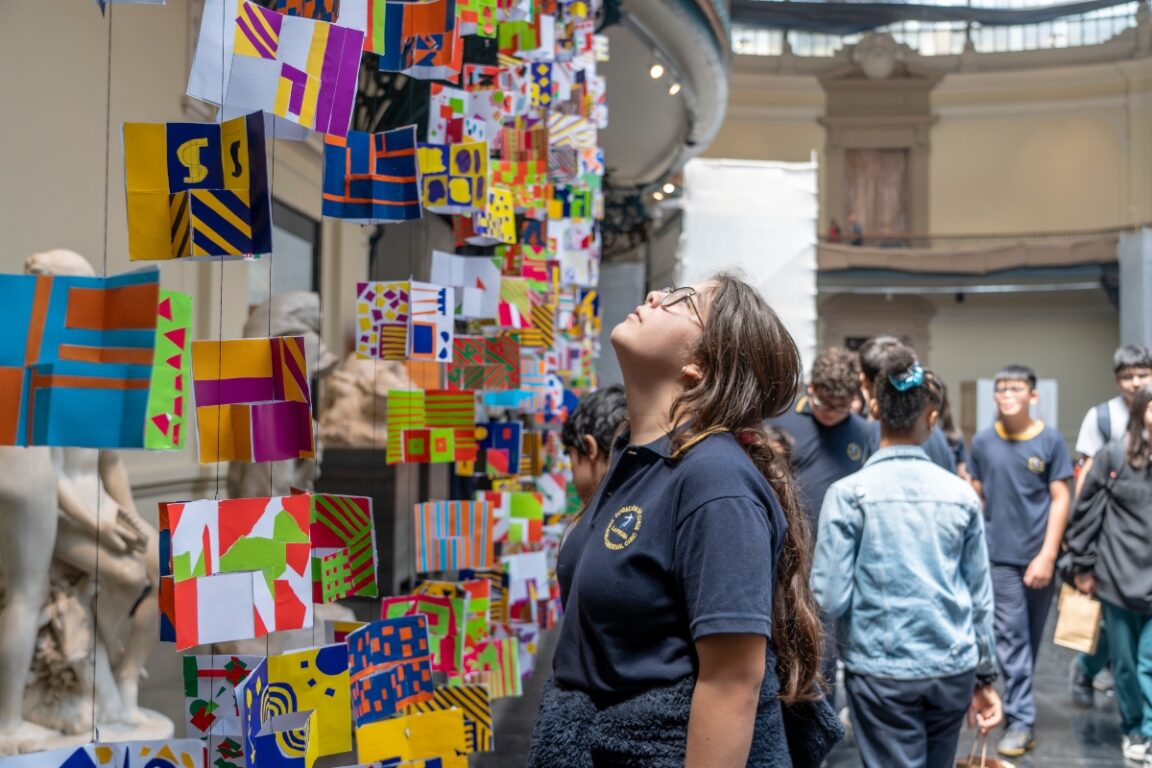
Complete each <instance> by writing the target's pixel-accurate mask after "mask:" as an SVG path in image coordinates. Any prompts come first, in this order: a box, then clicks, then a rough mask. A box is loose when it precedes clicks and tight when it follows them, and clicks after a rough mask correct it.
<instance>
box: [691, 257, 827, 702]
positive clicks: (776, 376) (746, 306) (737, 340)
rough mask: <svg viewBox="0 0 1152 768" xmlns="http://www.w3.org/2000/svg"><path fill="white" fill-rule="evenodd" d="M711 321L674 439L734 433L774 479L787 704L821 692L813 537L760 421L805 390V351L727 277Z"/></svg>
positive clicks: (748, 291) (711, 295) (711, 302)
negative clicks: (780, 534) (781, 528)
mask: <svg viewBox="0 0 1152 768" xmlns="http://www.w3.org/2000/svg"><path fill="white" fill-rule="evenodd" d="M705 301H706V306H707V307H708V313H707V319H708V320H707V322H706V323H705V325H704V330H703V332H702V333H701V334H700V340H699V341H698V342H697V344H696V348H695V350H693V353H692V356H693V360H694V362H695V363H696V364H697V365H698V366H699V367H700V370H701V372H702V373H703V377H702V378H701V380H700V382H699V383H698V384H696V385H694V386H692V387H691V388H689V389H688V390H687V391H686V392H684V394H682V395H681V396H680V397H679V398H678V399H677V400H676V402H675V403H673V405H672V413H671V422H672V423H673V424H675V423H677V422H678V418H677V416H678V415H683V416H686V417H689V421H688V424H687V426H686V427H685V428H684V429H681V430H679V431H677V432H675V433H674V434H673V435H672V438H671V439H672V445H671V448H672V450H673V452H674V455H675V454H678V453H681V452H683V451H684V450H686V449H688V448H690V446H691V445H692V444H694V443H695V442H698V441H699V440H700V439H701V437H702V436H704V435H706V434H712V433H715V432H720V431H729V432H733V433H734V434H736V436H737V438H738V439H739V440H740V444H741V445H742V446H743V447H744V449H745V450H746V451H747V452H748V456H749V457H750V458H751V459H752V463H753V464H755V465H756V468H757V469H758V470H760V472H761V473H762V474H763V475H764V477H765V478H766V479H767V480H768V483H769V484H770V485H771V486H772V490H773V491H775V492H776V496H777V498H778V499H779V500H780V506H781V507H783V509H784V516H785V518H786V519H787V521H788V533H787V536H786V538H785V540H784V544H783V547H782V549H781V552H780V559H779V562H778V563H777V564H776V588H775V593H774V595H773V598H772V644H773V646H774V648H775V651H776V674H777V677H778V678H779V680H780V698H781V699H783V700H784V702H786V703H793V702H799V701H810V700H812V699H816V698H819V697H820V695H822V686H821V684H820V674H819V672H820V652H821V649H822V645H823V642H822V640H821V632H822V628H821V623H820V617H819V614H818V613H817V610H816V603H815V601H814V600H813V598H812V592H811V591H810V590H809V587H808V576H809V572H810V570H811V535H812V534H811V531H810V529H809V526H808V518H807V516H806V515H805V514H804V513H803V512H802V511H801V508H800V503H799V496H798V494H797V490H796V484H795V481H794V480H793V479H792V471H791V469H790V467H789V466H788V463H787V462H786V461H783V460H779V459H778V458H777V457H776V456H775V455H774V453H773V451H772V447H771V445H770V442H769V440H768V436H767V434H766V433H765V432H764V426H763V424H764V420H765V419H767V418H770V417H772V416H777V415H779V414H781V413H783V412H784V410H785V409H786V408H788V407H789V406H790V405H791V403H792V401H793V399H795V397H796V392H797V390H798V388H799V386H800V374H801V368H800V353H799V352H798V351H797V349H796V343H795V342H794V341H793V340H792V336H791V335H790V334H789V333H788V331H787V330H786V329H785V328H784V324H783V323H782V322H781V321H780V318H779V317H777V315H776V313H775V312H773V311H772V308H771V307H769V306H768V303H767V302H765V301H764V299H763V297H761V296H760V294H759V293H757V292H756V290H755V289H754V288H752V287H751V286H750V285H748V284H747V283H745V282H744V281H743V280H741V279H739V278H738V277H736V276H734V275H731V274H727V273H725V274H721V275H718V276H717V277H716V278H714V286H713V288H712V290H711V291H709V292H708V294H707V295H706V297H705Z"/></svg>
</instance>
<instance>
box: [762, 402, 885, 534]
mask: <svg viewBox="0 0 1152 768" xmlns="http://www.w3.org/2000/svg"><path fill="white" fill-rule="evenodd" d="M768 423H769V424H774V425H776V426H778V427H780V428H782V429H783V430H784V431H785V432H787V433H788V434H789V435H791V436H792V439H793V440H794V441H795V445H794V446H793V447H792V468H793V470H794V471H795V473H796V482H797V483H798V484H799V485H800V490H801V492H802V493H803V496H804V511H805V512H807V513H808V519H809V520H811V521H812V530H813V531H815V530H816V521H817V519H818V518H819V517H820V507H821V506H823V504H824V494H825V492H827V490H828V486H830V485H832V483H834V482H836V481H837V480H840V479H841V478H845V477H848V475H850V474H852V473H853V472H856V471H858V470H859V469H860V468H861V467H863V466H864V461H865V460H866V459H867V458H868V454H869V451H868V422H866V421H865V420H864V419H863V418H861V417H860V416H858V415H856V414H855V413H849V414H848V418H846V419H844V420H843V421H841V422H840V423H839V424H835V425H833V426H831V427H826V426H824V425H823V424H821V423H820V422H818V421H817V420H816V419H815V418H814V417H813V416H812V406H811V405H810V404H809V402H808V398H807V397H801V398H800V399H799V400H797V401H796V403H795V404H794V405H793V406H792V407H791V408H789V409H788V411H787V412H786V413H784V414H783V415H781V416H778V417H776V418H774V419H769V421H768Z"/></svg>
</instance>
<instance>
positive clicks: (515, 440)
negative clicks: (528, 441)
mask: <svg viewBox="0 0 1152 768" xmlns="http://www.w3.org/2000/svg"><path fill="white" fill-rule="evenodd" d="M522 431H523V425H522V424H521V423H520V422H518V421H503V422H497V421H491V422H488V423H487V424H479V425H477V428H476V438H477V440H478V441H479V443H480V449H481V450H482V451H483V452H484V461H485V464H486V466H487V469H488V474H489V475H511V474H516V473H517V471H518V470H519V469H520V441H521V433H522Z"/></svg>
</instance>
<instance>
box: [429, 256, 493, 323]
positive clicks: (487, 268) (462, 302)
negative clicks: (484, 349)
mask: <svg viewBox="0 0 1152 768" xmlns="http://www.w3.org/2000/svg"><path fill="white" fill-rule="evenodd" d="M432 282H433V283H438V284H440V285H450V286H453V287H455V288H456V289H457V290H456V315H457V316H459V317H464V318H492V317H496V313H497V311H498V308H499V304H500V268H499V267H498V266H497V265H496V263H495V262H494V261H493V260H492V257H490V256H459V255H456V254H454V253H446V252H444V251H432Z"/></svg>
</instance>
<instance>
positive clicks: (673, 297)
mask: <svg viewBox="0 0 1152 768" xmlns="http://www.w3.org/2000/svg"><path fill="white" fill-rule="evenodd" d="M660 293H662V294H664V297H663V298H662V299H660V306H661V307H663V308H664V309H668V308H669V307H674V306H676V305H677V304H679V303H680V302H683V301H686V302H688V306H689V307H691V308H692V312H693V313H694V314H695V315H696V319H697V320H699V321H700V325H704V318H703V317H701V316H700V310H698V309H696V302H694V301H692V297H693V296H695V295H696V289H695V288H693V287H692V286H690V285H685V286H684V287H682V288H671V287H669V288H661V289H660Z"/></svg>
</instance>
